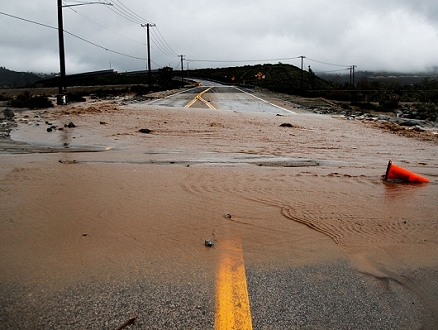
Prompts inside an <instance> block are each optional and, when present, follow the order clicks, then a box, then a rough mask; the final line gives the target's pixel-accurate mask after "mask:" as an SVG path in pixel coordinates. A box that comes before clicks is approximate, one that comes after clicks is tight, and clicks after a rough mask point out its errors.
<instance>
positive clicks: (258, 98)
mask: <svg viewBox="0 0 438 330" xmlns="http://www.w3.org/2000/svg"><path fill="white" fill-rule="evenodd" d="M233 87H234V86H233ZM234 88H235V89H237V90H239V91H241V92H242V93H245V94H247V95H250V96H252V97H253V98H255V99H257V100H259V101H262V102H265V103H267V104H269V105H271V106H273V107H276V108H278V109H281V110H283V111H287V112H290V113H293V114H296V112H295V111H292V110H288V109H285V108H283V107H280V106H279V105H276V104H274V103H271V102H269V101H266V100H264V99H262V98H260V97H258V96H255V95H252V94H251V93H248V92H246V91H244V90H243V89H240V88H237V87H234Z"/></svg>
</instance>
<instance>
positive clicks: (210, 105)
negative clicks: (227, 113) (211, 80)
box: [184, 86, 216, 110]
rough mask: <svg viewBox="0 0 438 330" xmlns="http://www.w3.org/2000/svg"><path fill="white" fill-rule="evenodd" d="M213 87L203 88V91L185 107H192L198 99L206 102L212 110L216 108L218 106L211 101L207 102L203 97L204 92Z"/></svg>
mask: <svg viewBox="0 0 438 330" xmlns="http://www.w3.org/2000/svg"><path fill="white" fill-rule="evenodd" d="M212 88H213V86H212V87H209V88H207V89H205V90H203V91H202V92H201V93H198V95H196V96H195V97H194V98H193V99H192V100H191V101H190V102H189V103H187V104H186V105H185V106H184V108H190V107H191V106H192V105H193V104H194V103H195V102H196V101H198V100H199V101H201V102H202V103H204V104H205V105H206V106H207V107H209V108H210V109H212V110H216V108H215V107H214V105H213V104H211V103H210V102H207V101H206V100H204V99H203V98H202V95H204V93H207V92H208V91H209V90H210V89H212Z"/></svg>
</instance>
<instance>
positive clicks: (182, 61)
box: [178, 55, 185, 83]
mask: <svg viewBox="0 0 438 330" xmlns="http://www.w3.org/2000/svg"><path fill="white" fill-rule="evenodd" d="M184 56H185V55H178V57H181V82H182V83H184Z"/></svg>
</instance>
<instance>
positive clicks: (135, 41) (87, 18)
mask: <svg viewBox="0 0 438 330" xmlns="http://www.w3.org/2000/svg"><path fill="white" fill-rule="evenodd" d="M70 1H71V0H70ZM69 9H70V10H72V11H73V12H74V13H76V14H77V15H79V16H81V17H83V18H85V19H86V20H88V21H90V22H92V23H94V24H96V25H97V26H100V27H101V28H103V29H105V30H108V31H110V32H111V33H114V34H115V35H117V36H119V37H121V38H124V39H126V40H129V41H131V42H134V43H136V44H142V45H144V43H142V42H139V41H138V40H134V39H131V38H128V37H126V36H124V35H122V34H120V33H118V32H116V31H114V30H111V29H109V28H108V27H106V26H104V25H102V24H100V23H98V22H96V21H94V20H92V19H91V18H89V17H87V16H85V15H83V14H81V13H80V12H78V11H77V10H75V9H74V8H72V7H69Z"/></svg>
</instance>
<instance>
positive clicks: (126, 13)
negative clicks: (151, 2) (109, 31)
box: [99, 0, 151, 24]
mask: <svg viewBox="0 0 438 330" xmlns="http://www.w3.org/2000/svg"><path fill="white" fill-rule="evenodd" d="M99 2H101V3H103V2H104V1H103V0H99ZM107 8H108V9H109V10H111V11H112V12H114V13H115V14H117V15H119V16H121V17H123V18H124V19H126V20H128V21H129V22H131V23H134V24H145V23H151V22H150V21H149V20H147V19H145V18H143V17H141V16H139V15H137V14H136V13H135V12H134V11H132V10H131V9H129V8H128V7H127V6H125V5H124V4H123V3H122V2H121V1H119V0H114V2H113V3H112V6H107Z"/></svg>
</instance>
